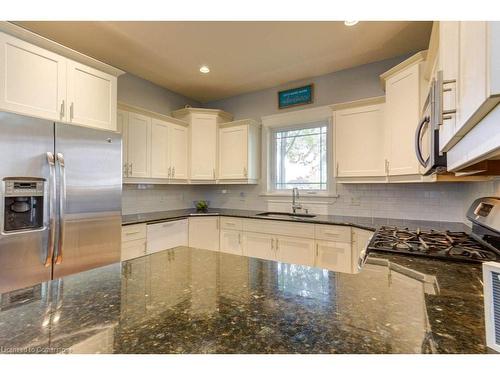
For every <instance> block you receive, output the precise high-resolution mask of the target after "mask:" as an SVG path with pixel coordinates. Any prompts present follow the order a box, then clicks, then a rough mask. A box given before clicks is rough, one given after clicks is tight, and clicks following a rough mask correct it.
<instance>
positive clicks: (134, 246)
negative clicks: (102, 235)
mask: <svg viewBox="0 0 500 375" xmlns="http://www.w3.org/2000/svg"><path fill="white" fill-rule="evenodd" d="M145 254H146V240H145V239H138V240H133V241H128V242H124V243H122V253H121V260H122V261H124V260H128V259H133V258H137V257H140V256H143V255H145Z"/></svg>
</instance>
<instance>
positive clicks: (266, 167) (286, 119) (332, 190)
mask: <svg viewBox="0 0 500 375" xmlns="http://www.w3.org/2000/svg"><path fill="white" fill-rule="evenodd" d="M324 120H328V140H327V141H328V143H327V168H328V171H327V176H328V180H327V190H324V191H315V190H306V191H304V192H301V193H302V194H303V196H304V197H306V196H307V197H328V198H336V197H338V194H337V186H336V185H337V184H336V183H335V178H334V165H335V160H334V159H335V153H334V152H333V147H334V145H335V142H334V138H333V137H334V134H335V131H334V122H333V111H332V109H331V108H330V107H329V106H323V107H316V108H310V109H304V110H299V111H290V112H285V113H280V114H277V115H270V116H264V117H262V146H263V147H262V174H261V175H262V179H263V181H262V182H263V183H262V187H263V189H265V190H263V191H262V192H261V194H260V195H261V196H273V197H280V196H281V197H288V196H290V190H275V189H273V186H272V182H273V181H272V165H271V162H272V157H271V150H272V133H273V132H272V131H273V130H275V129H276V128H278V129H279V128H289V127H293V126H297V127H300V125H301V124H307V123H314V122H320V121H324Z"/></svg>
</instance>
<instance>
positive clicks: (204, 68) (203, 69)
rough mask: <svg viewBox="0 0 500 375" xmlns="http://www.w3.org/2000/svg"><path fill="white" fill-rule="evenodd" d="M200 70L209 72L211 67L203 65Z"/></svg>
mask: <svg viewBox="0 0 500 375" xmlns="http://www.w3.org/2000/svg"><path fill="white" fill-rule="evenodd" d="M200 72H202V73H203V74H207V73H209V72H210V68H209V67H208V66H206V65H203V66H202V67H201V68H200Z"/></svg>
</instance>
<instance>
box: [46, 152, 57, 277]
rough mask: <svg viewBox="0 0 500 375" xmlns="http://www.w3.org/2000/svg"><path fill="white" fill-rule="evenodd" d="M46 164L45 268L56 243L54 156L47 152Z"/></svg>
mask: <svg viewBox="0 0 500 375" xmlns="http://www.w3.org/2000/svg"><path fill="white" fill-rule="evenodd" d="M47 162H48V163H49V170H50V180H49V238H48V239H49V241H48V244H47V257H46V258H45V267H50V266H51V265H52V257H53V256H54V245H55V241H56V213H55V200H56V171H55V169H56V167H55V159H54V154H53V153H52V152H47Z"/></svg>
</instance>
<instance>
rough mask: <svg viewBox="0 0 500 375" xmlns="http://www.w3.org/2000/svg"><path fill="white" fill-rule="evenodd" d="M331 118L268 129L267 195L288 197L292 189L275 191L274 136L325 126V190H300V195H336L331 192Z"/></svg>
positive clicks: (332, 185) (275, 156)
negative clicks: (285, 132)
mask: <svg viewBox="0 0 500 375" xmlns="http://www.w3.org/2000/svg"><path fill="white" fill-rule="evenodd" d="M332 125H333V124H332V118H331V117H328V118H323V119H315V120H312V121H304V122H300V123H294V124H287V125H280V126H271V127H269V128H268V137H267V138H268V139H267V140H268V145H269V148H268V150H269V154H268V160H267V168H268V178H269V181H268V184H267V195H286V196H288V195H290V194H291V191H292V189H276V185H277V180H276V178H277V176H276V158H277V150H276V138H275V135H276V133H278V132H281V131H292V130H299V129H311V128H318V127H320V126H326V189H321V190H320V189H300V191H301V193H303V194H305V195H310V196H332V195H336V194H335V192H334V191H332V190H333V188H334V186H335V183H334V182H333V175H332V173H333V168H332V166H333V126H332Z"/></svg>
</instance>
